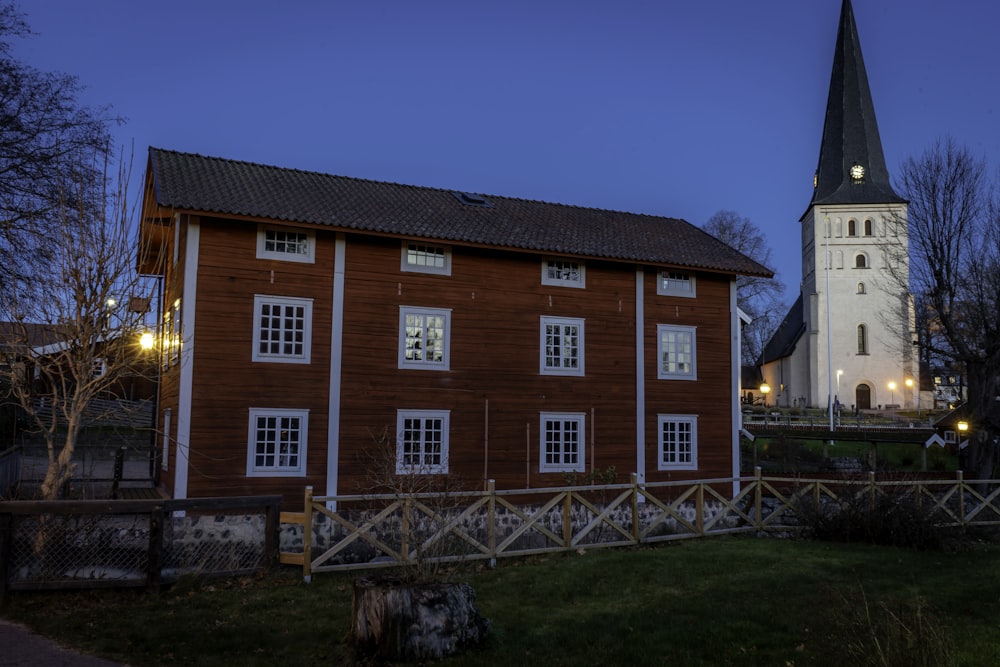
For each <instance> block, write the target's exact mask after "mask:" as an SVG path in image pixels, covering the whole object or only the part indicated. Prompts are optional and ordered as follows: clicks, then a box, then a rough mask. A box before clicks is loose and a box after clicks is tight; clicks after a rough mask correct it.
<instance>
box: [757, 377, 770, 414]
mask: <svg viewBox="0 0 1000 667" xmlns="http://www.w3.org/2000/svg"><path fill="white" fill-rule="evenodd" d="M760 393H762V394H763V395H764V407H765V408H766V407H767V395H768V394H769V393H771V385H769V384H768V383H766V382H764V383H762V384H761V385H760Z"/></svg>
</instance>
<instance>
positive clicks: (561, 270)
mask: <svg viewBox="0 0 1000 667" xmlns="http://www.w3.org/2000/svg"><path fill="white" fill-rule="evenodd" d="M586 277H587V276H586V268H585V267H584V264H583V262H577V261H571V260H567V259H546V260H543V261H542V284H543V285H555V286H556V287H580V288H583V287H585V286H586Z"/></svg>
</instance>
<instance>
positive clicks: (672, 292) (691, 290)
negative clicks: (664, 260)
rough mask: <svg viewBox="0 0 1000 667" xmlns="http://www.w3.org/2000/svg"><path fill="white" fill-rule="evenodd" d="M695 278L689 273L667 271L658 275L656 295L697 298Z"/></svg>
mask: <svg viewBox="0 0 1000 667" xmlns="http://www.w3.org/2000/svg"><path fill="white" fill-rule="evenodd" d="M696 287H697V283H696V282H695V276H694V274H693V273H691V272H689V271H677V270H666V271H660V272H659V273H658V274H656V293H657V294H659V295H660V296H681V297H684V298H687V299H693V298H695V297H696V296H697V289H696Z"/></svg>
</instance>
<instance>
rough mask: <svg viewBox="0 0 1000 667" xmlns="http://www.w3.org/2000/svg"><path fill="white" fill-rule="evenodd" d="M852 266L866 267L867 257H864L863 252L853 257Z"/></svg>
mask: <svg viewBox="0 0 1000 667" xmlns="http://www.w3.org/2000/svg"><path fill="white" fill-rule="evenodd" d="M854 268H856V269H867V268H868V257H866V256H865V254H864V253H863V252H862V253H859V254H858V256H857V257H855V258H854Z"/></svg>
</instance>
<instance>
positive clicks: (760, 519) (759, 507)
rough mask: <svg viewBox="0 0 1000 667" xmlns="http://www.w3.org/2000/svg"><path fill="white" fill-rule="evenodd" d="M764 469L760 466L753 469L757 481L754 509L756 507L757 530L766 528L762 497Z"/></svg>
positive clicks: (755, 520)
mask: <svg viewBox="0 0 1000 667" xmlns="http://www.w3.org/2000/svg"><path fill="white" fill-rule="evenodd" d="M762 472H763V471H762V470H761V467H760V466H757V467H756V468H754V469H753V475H754V477H755V478H756V483H755V484H754V488H753V509H754V524H755V525H754V528H756V529H757V530H763V529H764V515H763V514H762V512H763V509H764V499H763V498H762V497H761V494H762V491H763V486H764V483H763V480H762V479H761V476H762Z"/></svg>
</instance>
